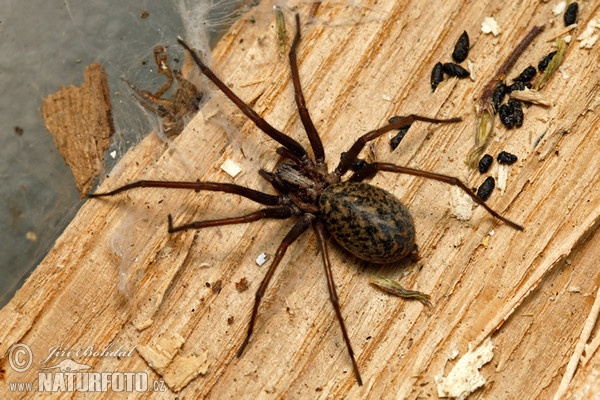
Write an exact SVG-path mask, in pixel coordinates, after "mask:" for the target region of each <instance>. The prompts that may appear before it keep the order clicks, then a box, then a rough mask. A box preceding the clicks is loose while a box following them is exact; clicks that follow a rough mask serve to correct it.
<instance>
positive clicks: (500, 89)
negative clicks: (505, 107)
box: [492, 82, 510, 112]
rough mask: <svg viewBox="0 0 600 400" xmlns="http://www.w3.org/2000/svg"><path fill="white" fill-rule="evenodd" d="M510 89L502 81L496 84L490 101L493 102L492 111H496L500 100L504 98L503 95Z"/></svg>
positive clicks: (500, 102)
mask: <svg viewBox="0 0 600 400" xmlns="http://www.w3.org/2000/svg"><path fill="white" fill-rule="evenodd" d="M509 92H510V91H509V90H508V86H506V84H505V83H504V82H502V83H500V84H498V86H496V89H494V93H492V103H493V104H494V111H495V112H498V110H499V108H500V104H502V100H504V96H506V95H507V94H508V93H509Z"/></svg>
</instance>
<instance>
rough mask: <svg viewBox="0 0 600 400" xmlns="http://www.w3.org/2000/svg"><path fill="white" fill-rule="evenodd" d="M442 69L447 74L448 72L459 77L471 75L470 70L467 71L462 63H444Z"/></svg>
mask: <svg viewBox="0 0 600 400" xmlns="http://www.w3.org/2000/svg"><path fill="white" fill-rule="evenodd" d="M442 70H443V71H444V72H445V73H446V74H448V75H450V76H456V77H457V78H467V77H468V76H469V75H470V74H469V71H467V70H466V69H464V68H463V67H461V66H460V65H458V64H454V63H444V64H442Z"/></svg>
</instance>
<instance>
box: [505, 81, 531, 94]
mask: <svg viewBox="0 0 600 400" xmlns="http://www.w3.org/2000/svg"><path fill="white" fill-rule="evenodd" d="M531 87H532V85H531V83H529V82H515V83H513V84H512V85H510V86H509V87H508V93H511V92H514V91H517V90H525V89H531Z"/></svg>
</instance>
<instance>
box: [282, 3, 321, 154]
mask: <svg viewBox="0 0 600 400" xmlns="http://www.w3.org/2000/svg"><path fill="white" fill-rule="evenodd" d="M299 43H300V16H299V15H298V14H296V36H294V41H293V42H292V46H291V47H290V53H289V59H290V69H291V70H292V82H293V83H294V98H295V99H296V106H297V107H298V113H299V114H300V120H301V121H302V125H304V129H305V130H306V134H307V135H308V140H309V142H310V146H311V147H312V149H313V153H314V155H315V161H316V162H317V163H323V162H324V161H325V150H324V149H323V143H322V142H321V138H320V137H319V133H318V132H317V128H315V125H314V124H313V122H312V119H311V118H310V114H309V112H308V109H307V108H306V102H305V100H304V93H303V92H302V85H301V84H300V75H299V73H298V59H297V57H296V51H297V49H298V44H299Z"/></svg>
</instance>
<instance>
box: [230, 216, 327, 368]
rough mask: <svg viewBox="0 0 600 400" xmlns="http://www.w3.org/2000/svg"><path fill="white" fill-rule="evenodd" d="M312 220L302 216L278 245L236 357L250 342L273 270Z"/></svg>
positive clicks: (311, 217)
mask: <svg viewBox="0 0 600 400" xmlns="http://www.w3.org/2000/svg"><path fill="white" fill-rule="evenodd" d="M314 219H315V216H314V215H312V214H308V213H307V214H304V215H303V216H302V218H301V219H300V220H299V221H298V222H296V224H295V225H294V226H293V227H292V229H291V230H290V231H289V232H288V233H287V235H285V237H284V238H283V240H282V242H281V244H280V245H279V248H277V252H276V253H275V257H274V258H273V262H272V263H271V266H270V267H269V270H268V271H267V274H266V275H265V277H264V278H263V280H262V282H261V283H260V286H259V287H258V289H257V290H256V294H255V295H254V308H253V309H252V315H251V316H250V323H249V324H248V332H247V333H246V338H245V339H244V341H243V342H242V345H241V346H240V348H239V350H238V352H237V356H238V357H241V356H242V353H243V352H244V349H245V348H246V346H247V345H248V341H249V340H250V336H251V335H252V331H253V330H254V323H255V321H256V315H257V314H258V307H259V305H260V302H261V300H262V298H263V296H264V294H265V291H266V290H267V286H268V285H269V282H270V281H271V278H272V277H273V274H274V273H275V270H276V269H277V266H278V265H279V263H280V262H281V259H282V258H283V256H284V255H285V252H286V250H287V248H288V247H289V246H290V244H292V243H294V242H295V241H296V239H298V237H299V236H300V235H301V234H302V233H303V232H304V231H305V230H306V229H308V227H309V226H310V225H311V223H312V221H313V220H314Z"/></svg>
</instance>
